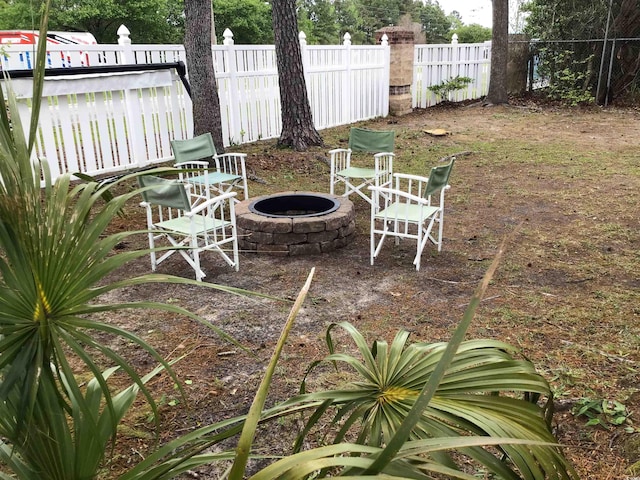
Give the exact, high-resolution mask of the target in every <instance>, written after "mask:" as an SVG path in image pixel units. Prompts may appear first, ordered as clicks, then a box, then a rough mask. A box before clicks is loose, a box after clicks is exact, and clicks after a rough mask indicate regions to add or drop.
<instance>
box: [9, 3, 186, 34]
mask: <svg viewBox="0 0 640 480" xmlns="http://www.w3.org/2000/svg"><path fill="white" fill-rule="evenodd" d="M3 3H5V4H4V5H1V6H2V8H0V29H2V30H19V29H25V30H34V29H37V26H38V25H39V22H40V11H39V10H40V9H39V7H38V5H39V4H40V3H41V2H33V1H31V0H8V1H6V2H3ZM183 11H184V7H183V2H182V0H135V1H127V2H123V1H118V0H53V1H52V8H51V11H50V13H49V29H50V30H67V31H82V32H90V33H92V34H93V36H94V37H96V39H97V40H98V42H99V43H115V42H117V40H118V36H117V34H116V32H117V30H118V27H119V26H120V25H122V24H124V25H126V26H127V28H129V30H130V31H131V37H132V40H133V41H134V42H136V43H179V42H181V41H182V38H183V36H184V15H183Z"/></svg>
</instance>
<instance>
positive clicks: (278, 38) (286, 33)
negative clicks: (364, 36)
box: [271, 0, 323, 151]
mask: <svg viewBox="0 0 640 480" xmlns="http://www.w3.org/2000/svg"><path fill="white" fill-rule="evenodd" d="M271 14H272V19H273V32H274V36H275V45H276V58H277V61H278V77H279V84H280V106H281V110H282V132H281V133H280V139H279V140H278V145H281V146H286V147H292V148H293V149H294V150H298V151H302V150H306V149H307V148H308V147H310V146H313V145H322V144H323V142H322V138H321V137H320V134H319V133H318V132H317V130H316V129H315V127H314V126H313V118H312V116H311V106H310V105H309V98H308V96H307V86H306V83H305V79H304V71H303V67H302V53H301V51H300V42H299V40H298V28H297V25H298V23H297V18H296V1H295V0H273V3H272V10H271Z"/></svg>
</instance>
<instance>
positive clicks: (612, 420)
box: [571, 398, 636, 433]
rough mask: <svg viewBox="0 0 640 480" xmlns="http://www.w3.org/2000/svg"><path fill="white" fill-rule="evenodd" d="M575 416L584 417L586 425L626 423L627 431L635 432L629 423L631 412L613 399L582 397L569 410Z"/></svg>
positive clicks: (603, 425)
mask: <svg viewBox="0 0 640 480" xmlns="http://www.w3.org/2000/svg"><path fill="white" fill-rule="evenodd" d="M571 413H573V414H574V415H575V416H576V417H586V418H587V419H588V420H587V425H588V426H596V425H599V426H601V427H603V428H605V429H607V430H608V429H609V428H611V427H617V426H620V425H625V424H626V425H627V427H626V428H625V429H626V430H627V431H628V432H629V433H633V432H635V431H636V430H635V428H634V427H633V426H632V425H631V423H630V419H629V417H630V415H631V413H630V412H629V411H628V410H627V407H626V406H625V405H624V404H622V403H620V402H617V401H615V400H592V399H589V398H582V399H580V400H579V401H578V403H576V405H575V406H574V407H573V409H572V410H571Z"/></svg>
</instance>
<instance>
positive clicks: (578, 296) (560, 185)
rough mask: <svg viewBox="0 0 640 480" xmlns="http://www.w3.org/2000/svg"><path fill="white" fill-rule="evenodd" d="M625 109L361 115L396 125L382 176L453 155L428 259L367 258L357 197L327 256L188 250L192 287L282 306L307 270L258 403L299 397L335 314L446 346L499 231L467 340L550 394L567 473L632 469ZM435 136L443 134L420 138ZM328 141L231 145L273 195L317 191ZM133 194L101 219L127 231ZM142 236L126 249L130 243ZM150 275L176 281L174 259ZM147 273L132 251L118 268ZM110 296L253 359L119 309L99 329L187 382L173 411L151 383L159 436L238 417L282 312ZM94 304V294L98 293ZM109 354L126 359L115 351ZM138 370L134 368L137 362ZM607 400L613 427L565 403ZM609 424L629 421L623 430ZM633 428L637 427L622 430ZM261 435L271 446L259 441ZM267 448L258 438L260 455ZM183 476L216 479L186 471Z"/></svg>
mask: <svg viewBox="0 0 640 480" xmlns="http://www.w3.org/2000/svg"><path fill="white" fill-rule="evenodd" d="M639 120H640V111H639V110H637V109H632V108H628V109H624V110H616V109H609V110H600V109H590V110H578V109H563V108H553V107H550V106H545V107H540V106H538V105H536V104H534V103H528V102H518V101H514V102H513V104H512V105H511V106H508V107H490V108H488V107H482V106H479V105H465V106H455V107H446V106H441V107H438V108H432V109H429V110H425V111H419V112H415V113H413V114H411V115H408V116H406V117H400V118H392V117H390V118H387V119H379V120H375V121H371V122H367V123H364V124H363V125H366V126H368V127H371V128H393V129H394V130H396V145H397V149H396V153H397V159H396V163H395V165H394V167H395V170H396V171H413V172H414V173H418V172H419V171H422V172H423V173H424V174H427V172H428V170H429V168H430V167H431V166H433V165H436V164H437V163H438V161H439V160H440V159H442V158H444V157H447V156H449V155H454V154H458V155H457V161H456V165H455V168H454V171H453V174H452V177H451V180H450V183H451V186H452V188H451V190H450V191H449V193H448V194H447V207H446V214H445V227H444V245H443V250H442V252H441V253H439V254H438V253H437V252H436V251H435V250H434V249H433V248H431V247H429V246H428V247H427V248H426V250H425V252H424V254H423V260H422V268H421V270H420V271H419V272H416V271H415V268H414V267H413V266H412V263H411V262H412V257H413V251H414V248H415V247H414V245H413V244H410V243H409V242H406V241H405V242H403V243H401V244H400V245H399V246H394V245H393V242H388V243H387V244H386V245H385V247H384V248H383V250H382V253H381V255H380V257H379V259H377V260H376V262H375V264H374V265H373V266H371V265H370V263H369V236H368V228H369V209H368V204H366V203H364V202H363V201H361V200H355V206H356V212H357V233H356V236H355V239H354V241H353V242H352V243H351V244H349V245H348V246H346V247H344V248H342V249H339V250H336V251H335V252H333V253H331V254H322V255H316V256H308V257H276V256H267V255H257V254H253V253H248V252H242V253H241V259H240V271H239V272H235V271H233V270H231V269H230V268H228V267H227V266H226V265H225V264H224V263H223V261H222V260H221V258H219V257H217V256H216V255H205V256H204V263H203V265H204V270H205V272H206V273H207V277H206V281H207V282H211V283H217V284H223V285H230V286H234V287H238V288H242V289H247V290H251V291H255V292H260V293H264V294H269V295H273V296H276V297H279V298H283V299H293V298H294V297H295V296H296V294H297V292H298V290H299V289H300V287H301V286H302V284H303V283H304V281H305V279H306V277H307V275H308V274H309V271H310V270H311V269H312V268H313V267H315V268H316V273H315V278H314V280H313V283H312V287H311V291H310V293H309V296H308V298H307V301H306V303H305V306H304V308H303V311H302V312H301V313H300V315H299V317H298V320H297V323H296V326H295V327H294V331H293V333H292V335H291V337H290V339H289V342H288V345H287V347H286V349H285V352H284V354H283V358H282V360H281V363H280V367H279V369H278V372H277V376H276V379H275V381H274V385H273V388H272V390H271V394H270V398H269V402H268V403H269V404H272V403H274V402H276V401H278V400H282V399H285V398H288V397H290V396H292V395H295V394H296V393H297V389H298V386H299V382H300V380H301V379H302V375H303V374H304V371H305V369H306V367H307V366H308V365H309V363H310V362H312V361H313V360H319V359H321V358H322V357H323V356H324V355H326V353H327V349H326V346H325V345H324V333H325V330H326V328H327V326H328V325H330V324H331V323H332V322H337V321H344V320H346V321H349V322H351V323H353V324H354V325H356V326H357V328H358V329H360V331H361V332H362V333H363V334H364V335H365V336H366V337H367V338H368V340H369V342H372V341H373V340H374V339H375V338H381V337H382V338H386V339H388V340H391V339H392V338H393V336H394V334H395V333H396V331H397V330H398V329H406V330H409V331H410V332H411V334H412V337H411V338H412V339H414V340H416V341H417V340H421V341H434V342H436V341H446V340H447V339H448V338H449V337H450V336H451V334H452V332H453V330H454V328H455V327H456V325H457V323H458V321H459V320H460V318H461V316H462V313H463V311H464V309H465V307H466V306H467V304H468V302H469V299H470V298H471V295H472V293H473V291H474V289H475V288H476V286H477V284H478V282H479V280H480V279H481V278H482V276H483V274H484V272H485V270H486V268H487V266H488V264H489V263H490V261H491V260H492V259H493V257H494V256H495V254H496V251H497V248H498V246H499V244H500V242H501V241H502V239H503V238H504V237H505V236H507V235H509V234H510V233H511V232H513V230H514V228H516V226H517V225H520V224H522V226H521V227H520V230H519V232H518V233H516V234H515V236H513V237H512V238H511V240H510V241H509V242H508V243H507V247H506V253H505V256H504V258H503V260H502V262H501V265H500V266H499V268H498V271H497V274H496V276H495V278H494V279H493V282H492V284H491V286H490V288H489V291H488V292H487V294H486V296H485V299H484V301H483V302H482V304H481V307H480V308H479V310H478V312H477V314H476V318H475V319H474V322H473V324H472V326H471V328H470V330H469V332H468V335H467V338H494V339H499V340H503V341H506V342H508V343H510V344H513V345H515V346H517V347H519V348H520V349H521V350H522V354H523V355H524V356H525V357H527V358H529V359H530V360H531V361H532V362H533V363H534V364H535V366H536V368H537V369H538V371H539V372H540V373H542V374H543V375H544V376H545V378H547V379H548V381H549V382H550V383H551V385H552V387H553V389H554V391H555V395H556V407H557V413H556V415H555V417H554V425H555V430H556V435H557V437H558V439H559V441H560V442H561V443H562V444H564V445H566V455H567V456H568V457H569V458H570V459H571V461H572V463H573V464H574V465H575V467H576V469H577V470H578V472H579V474H580V476H581V478H583V479H594V480H604V479H627V478H629V479H630V478H634V477H636V476H638V477H640V473H634V471H633V469H631V470H630V469H629V468H630V467H631V466H632V465H633V464H634V463H636V462H638V461H639V460H640V448H638V446H639V445H640V434H638V433H636V426H638V427H640V393H639V392H640V389H639V386H640V384H639V380H640V376H639V373H638V362H640V350H639V347H640V326H639V320H640V303H639V302H638V300H639V298H640V295H639V293H638V292H639V290H640V257H639V251H640V235H639V227H640V220H639V213H640V209H639V207H638V206H639V205H640V203H639V202H638V191H639V190H640V155H639V154H638V145H639V144H640V121H639ZM430 128H443V129H446V130H447V131H448V132H449V134H448V135H446V136H444V137H432V136H430V135H428V134H426V133H425V132H424V130H426V129H430ZM321 134H322V136H323V138H324V140H325V144H326V147H325V148H316V149H313V150H311V151H309V152H304V153H294V152H291V151H287V150H278V149H277V148H275V141H265V142H259V143H257V144H254V145H242V146H237V147H236V148H235V150H237V151H244V152H247V153H248V154H249V156H248V160H247V165H248V168H249V170H250V172H251V175H252V178H254V179H258V180H260V181H252V182H251V183H250V186H249V189H250V193H251V195H252V196H254V195H260V194H264V193H276V192H278V191H283V190H314V191H320V192H328V188H329V169H328V167H327V165H326V163H325V159H326V155H327V153H326V152H327V151H328V150H329V149H330V148H335V147H337V146H342V145H344V144H345V143H346V139H347V136H348V128H347V127H340V128H335V129H331V130H328V131H323V132H321ZM143 226H144V220H143V217H142V210H141V209H140V208H138V207H137V205H136V204H135V203H134V204H132V205H131V206H130V208H128V211H127V216H126V217H125V218H124V219H121V220H118V221H116V222H115V223H114V226H113V229H114V231H115V230H121V229H128V230H134V229H139V228H143ZM145 242H146V239H145V237H144V236H139V237H135V238H131V239H130V240H129V241H127V242H126V243H125V244H123V245H122V247H123V248H125V249H133V248H140V247H144V246H145ZM174 257H175V258H173V259H172V260H169V261H167V262H166V263H164V264H162V265H161V267H160V271H161V272H163V273H171V274H175V275H178V276H184V277H191V276H192V275H193V272H192V271H190V269H189V268H188V266H187V265H186V263H184V262H183V261H181V259H180V258H179V257H178V256H174ZM149 271H150V266H149V262H148V258H146V257H144V258H141V259H139V260H137V261H135V262H133V263H131V264H130V265H129V266H128V267H127V268H126V269H125V270H123V271H122V272H120V273H119V275H120V274H121V275H122V276H133V275H138V274H144V273H147V272H149ZM116 298H117V299H118V300H126V301H136V300H143V299H153V300H159V301H165V302H171V303H173V304H177V305H180V306H182V307H185V308H187V309H189V310H191V311H193V312H196V313H198V314H199V315H201V316H202V318H204V319H205V320H207V321H209V322H211V323H212V324H214V325H216V326H217V327H220V328H222V329H223V330H224V331H225V332H227V333H228V334H230V335H232V336H233V337H234V338H236V339H237V340H238V341H239V342H241V343H242V344H243V345H246V346H247V347H248V348H249V349H250V350H251V351H252V352H253V353H254V354H255V357H254V356H251V355H248V354H247V353H244V352H243V351H242V350H240V349H238V348H237V347H235V346H233V345H231V344H229V343H227V342H225V341H223V340H221V339H220V338H219V337H218V336H216V335H215V334H214V333H213V332H211V331H210V330H208V329H207V328H205V327H203V326H201V325H198V324H196V323H194V322H193V321H191V320H187V319H184V318H178V317H175V316H173V315H169V314H166V313H158V314H154V315H150V314H148V313H144V314H141V313H140V312H127V313H126V314H123V315H121V316H118V317H115V318H114V317H110V320H109V321H112V322H114V323H117V324H119V325H121V326H126V327H127V328H128V329H130V330H132V331H133V332H135V333H137V334H139V335H140V336H142V337H144V338H145V339H147V340H148V341H149V342H150V343H151V344H152V345H154V346H155V347H157V348H158V349H159V350H160V351H161V352H162V353H163V354H165V355H166V356H167V357H168V358H175V357H177V356H180V355H186V358H184V359H183V360H182V361H181V362H179V363H178V364H177V366H176V370H177V371H178V373H179V375H180V376H181V378H182V379H183V380H185V388H186V390H187V392H188V396H189V398H188V404H187V405H185V404H184V403H183V402H182V400H181V399H180V398H179V396H178V395H177V394H176V392H175V390H173V389H172V388H171V384H170V382H168V381H167V380H166V378H163V377H160V378H159V379H158V380H157V381H154V384H153V388H154V391H157V395H158V399H159V401H160V403H161V411H162V431H161V432H160V436H161V439H168V438H170V437H171V436H173V435H175V434H179V433H185V432H187V431H188V430H189V429H191V428H194V427H196V426H202V425H206V424H207V423H211V422H213V421H217V420H220V419H222V418H226V417H230V416H235V415H238V414H242V413H244V412H246V410H247V409H248V406H249V404H250V402H251V399H252V396H253V394H254V391H255V388H256V386H257V384H258V382H259V379H260V378H261V375H262V373H263V371H264V368H265V366H266V363H267V361H268V359H269V356H270V355H271V353H272V349H273V346H274V344H275V342H276V341H277V339H278V336H279V334H280V329H281V327H282V325H283V323H284V321H285V318H286V316H287V312H288V308H289V304H288V303H286V302H278V301H274V300H268V299H257V298H248V297H238V296H232V295H229V294H224V293H221V292H217V291H215V290H211V289H207V288H204V287H202V288H200V287H187V286H174V285H169V286H167V285H150V286H144V287H136V288H130V289H126V290H124V291H120V292H118V295H117V297H116ZM106 300H109V299H106ZM120 348H121V350H122V352H123V354H125V355H128V356H130V357H131V358H134V359H136V352H133V351H131V348H130V347H128V346H125V345H122V346H120ZM136 361H138V362H139V366H140V368H141V369H143V370H144V369H145V368H150V367H151V363H150V362H149V360H148V359H144V358H142V357H140V358H139V359H138V360H136ZM585 398H588V399H594V400H611V401H613V400H616V401H618V402H620V403H621V404H622V405H624V406H625V407H626V411H625V413H624V416H626V422H625V423H624V424H623V425H621V426H615V425H613V424H612V422H611V421H610V419H608V418H606V419H604V421H603V422H602V423H603V425H600V426H587V425H586V421H587V419H586V418H585V417H576V416H575V415H573V414H572V413H571V410H572V408H573V407H574V406H575V405H576V404H577V403H578V402H579V401H581V400H582V399H585ZM151 427H152V426H151V424H150V423H149V422H148V419H147V418H146V415H145V414H144V411H143V410H142V409H140V410H138V411H137V413H135V414H134V415H133V416H132V417H131V418H129V419H128V420H127V427H126V428H123V429H122V435H121V439H120V443H119V447H118V455H117V456H116V459H115V461H114V463H113V464H112V465H111V466H110V468H111V472H112V473H111V474H110V475H108V476H111V475H113V474H115V473H116V472H117V471H120V470H121V469H122V468H126V466H127V465H129V464H131V463H135V462H136V461H137V459H139V458H141V457H142V456H144V455H145V451H147V449H148V448H151V446H152V445H153V438H152V437H151V435H150V433H149V432H150V430H151ZM625 428H626V429H627V430H628V431H627V430H625ZM638 431H640V430H638ZM262 435H263V436H266V438H267V439H268V440H267V441H266V442H265V443H266V444H268V445H270V448H273V446H274V444H275V445H278V447H279V448H280V449H282V450H283V451H284V450H286V448H287V447H288V445H289V443H288V442H289V439H290V438H291V432H290V431H288V430H287V428H285V427H284V426H283V425H273V426H270V427H269V429H268V431H267V432H262ZM269 439H270V440H269ZM265 443H262V444H260V443H258V444H259V445H262V448H265ZM185 478H216V473H215V471H214V470H211V469H200V470H198V471H196V472H193V473H192V474H191V475H190V476H187V477H185Z"/></svg>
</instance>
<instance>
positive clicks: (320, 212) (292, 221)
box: [235, 192, 356, 256]
mask: <svg viewBox="0 0 640 480" xmlns="http://www.w3.org/2000/svg"><path fill="white" fill-rule="evenodd" d="M235 213H236V224H237V228H238V246H239V248H240V249H241V250H243V251H245V252H247V251H248V252H257V253H266V254H271V255H281V256H295V255H313V254H320V253H325V252H330V251H332V250H335V249H336V248H341V247H344V246H345V245H347V244H348V243H349V242H350V241H351V240H352V239H353V236H354V234H355V229H356V221H355V210H354V206H353V202H351V201H350V200H349V199H348V198H345V197H338V196H335V195H328V194H324V193H315V192H283V193H278V194H275V195H263V196H261V197H256V198H251V199H249V200H245V201H242V202H240V203H238V204H237V205H236V206H235Z"/></svg>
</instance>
